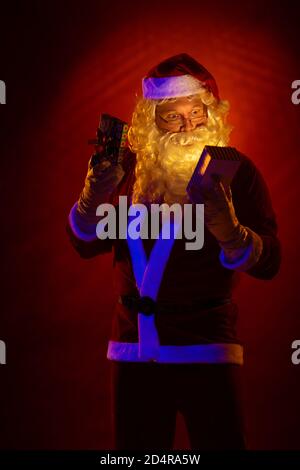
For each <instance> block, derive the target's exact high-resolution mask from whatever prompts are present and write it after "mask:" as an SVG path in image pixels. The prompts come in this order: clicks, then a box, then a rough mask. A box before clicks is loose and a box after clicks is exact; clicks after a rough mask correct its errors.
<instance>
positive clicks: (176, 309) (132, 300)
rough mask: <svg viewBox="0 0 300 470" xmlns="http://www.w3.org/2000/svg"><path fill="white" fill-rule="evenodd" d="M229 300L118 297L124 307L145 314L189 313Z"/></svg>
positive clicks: (229, 300) (217, 305)
mask: <svg viewBox="0 0 300 470" xmlns="http://www.w3.org/2000/svg"><path fill="white" fill-rule="evenodd" d="M230 302H231V299H230V298H229V297H227V298H222V299H211V300H205V301H202V300H199V301H194V302H193V303H192V304H191V303H189V304H179V305H178V304H165V303H164V304H162V303H160V302H155V301H154V300H152V299H151V298H150V297H147V296H143V297H137V296H131V295H121V296H120V297H119V303H120V304H122V305H124V306H125V307H127V308H129V309H132V310H136V311H137V312H141V313H144V314H145V315H152V314H153V313H154V314H162V315H164V314H176V313H183V312H185V313H189V312H191V313H192V312H195V311H197V310H205V309H208V308H214V307H219V306H221V305H224V304H228V303H230Z"/></svg>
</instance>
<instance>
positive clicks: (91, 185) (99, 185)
mask: <svg viewBox="0 0 300 470" xmlns="http://www.w3.org/2000/svg"><path fill="white" fill-rule="evenodd" d="M124 174H125V172H124V170H123V168H122V166H121V165H120V164H118V165H112V164H111V163H110V162H109V161H108V160H105V159H104V160H101V162H99V163H97V164H96V165H95V166H92V164H91V159H90V160H89V163H88V172H87V175H86V178H85V183H84V188H83V190H82V192H81V194H80V197H79V200H78V202H77V203H76V204H75V205H74V206H73V208H72V209H71V212H70V215H69V220H70V224H71V227H72V229H73V232H74V233H75V234H76V235H77V236H78V237H79V238H82V239H85V240H92V239H95V238H96V225H97V223H98V222H99V219H100V217H99V216H97V215H96V210H97V207H98V206H99V205H100V204H102V203H104V202H108V200H109V196H110V195H111V193H112V192H113V191H114V190H115V189H116V187H117V186H118V184H119V183H120V181H121V180H122V178H123V176H124Z"/></svg>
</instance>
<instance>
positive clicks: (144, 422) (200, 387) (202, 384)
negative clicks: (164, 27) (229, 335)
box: [111, 361, 246, 451]
mask: <svg viewBox="0 0 300 470" xmlns="http://www.w3.org/2000/svg"><path fill="white" fill-rule="evenodd" d="M241 370H242V368H241V367H240V366H238V365H234V364H159V363H153V362H149V363H134V362H119V361H111V387H112V419H113V432H114V443H115V449H116V450H141V451H143V450H171V449H172V446H173V440H174V436H175V425H176V414H177V412H180V413H182V415H183V417H184V420H185V424H186V427H187V432H188V436H189V440H190V446H191V449H192V450H194V449H197V450H225V449H245V448H246V444H245V437H244V427H243V419H242V413H241V404H240V374H241Z"/></svg>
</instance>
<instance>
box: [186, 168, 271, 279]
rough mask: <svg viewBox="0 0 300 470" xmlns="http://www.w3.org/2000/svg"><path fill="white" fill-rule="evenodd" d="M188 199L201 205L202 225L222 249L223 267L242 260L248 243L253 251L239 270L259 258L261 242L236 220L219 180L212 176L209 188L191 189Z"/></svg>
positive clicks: (228, 192)
mask: <svg viewBox="0 0 300 470" xmlns="http://www.w3.org/2000/svg"><path fill="white" fill-rule="evenodd" d="M191 196H192V201H193V202H198V201H201V202H203V203H204V223H205V225H206V227H207V229H208V230H209V231H210V232H211V233H212V235H214V237H215V238H216V239H217V241H218V243H219V245H220V247H221V248H222V251H223V255H224V256H222V258H221V259H222V260H223V261H224V263H226V262H227V263H228V266H227V265H226V267H229V264H230V262H235V261H236V260H238V259H240V258H242V257H243V255H244V253H245V250H246V248H248V247H249V249H250V244H251V243H252V251H251V250H250V251H249V256H248V259H247V260H246V261H245V262H244V263H243V269H240V270H246V269H249V268H250V267H251V266H252V265H254V264H255V263H256V262H257V260H258V259H259V257H260V255H261V252H262V245H263V243H262V240H261V237H260V236H259V235H258V234H257V233H255V232H253V231H252V230H251V229H250V228H249V227H245V226H243V225H242V224H240V222H239V221H238V219H237V216H236V213H235V209H234V205H233V201H232V193H231V189H230V186H225V185H223V183H222V181H221V178H220V177H219V176H218V175H214V177H213V181H212V185H211V187H209V188H205V190H203V189H199V188H198V189H194V190H193V193H192V194H191Z"/></svg>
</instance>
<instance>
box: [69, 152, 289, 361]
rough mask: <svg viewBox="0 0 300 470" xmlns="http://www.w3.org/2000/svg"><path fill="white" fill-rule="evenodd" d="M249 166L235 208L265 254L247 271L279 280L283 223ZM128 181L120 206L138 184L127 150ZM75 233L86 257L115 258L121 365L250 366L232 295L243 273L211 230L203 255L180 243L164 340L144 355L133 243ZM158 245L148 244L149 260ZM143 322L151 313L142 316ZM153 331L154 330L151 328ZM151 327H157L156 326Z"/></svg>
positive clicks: (161, 320) (170, 271)
mask: <svg viewBox="0 0 300 470" xmlns="http://www.w3.org/2000/svg"><path fill="white" fill-rule="evenodd" d="M240 156H241V160H242V161H241V165H240V167H239V169H238V171H237V173H236V174H235V177H234V179H233V181H232V184H231V190H232V198H233V204H234V207H235V211H236V215H237V218H238V220H239V222H240V223H241V224H243V225H245V226H247V227H249V228H251V229H252V230H253V231H254V232H256V233H257V234H259V235H260V237H261V239H262V241H263V251H262V254H261V256H260V258H259V260H258V262H257V263H256V264H255V265H254V266H253V267H252V268H250V269H248V270H247V271H245V272H246V274H247V275H250V276H253V277H255V278H258V279H263V280H269V279H272V278H273V277H274V276H275V275H276V273H277V272H278V270H279V266H280V259H281V256H280V251H281V250H280V242H279V240H278V238H277V223H276V217H275V214H274V210H273V208H272V204H271V199H270V195H269V191H268V189H267V186H266V183H265V181H264V179H263V177H262V175H261V173H260V172H259V171H258V169H257V168H256V166H255V165H254V163H253V162H252V161H251V160H250V159H249V158H248V157H246V156H245V155H243V154H240ZM124 162H125V164H124V170H125V176H124V178H123V179H122V181H121V182H120V184H119V186H118V187H117V190H116V191H115V192H114V194H113V195H112V196H111V197H110V201H109V202H111V203H113V204H114V205H115V206H117V204H118V197H119V195H127V196H130V195H131V194H132V188H133V184H134V181H135V172H134V170H135V163H136V160H135V155H134V154H133V153H131V152H130V151H129V150H127V154H126V156H125V158H124ZM76 206H77V203H76V204H75V205H74V206H73V208H72V210H71V212H70V215H69V218H68V222H67V232H68V235H69V238H70V241H71V243H72V245H73V246H74V248H75V249H76V250H77V252H78V253H79V255H80V256H81V257H83V258H91V257H93V256H96V255H99V254H102V253H107V252H110V251H112V252H113V267H114V285H115V288H116V292H117V295H118V302H117V303H116V306H115V310H114V315H113V324H112V331H111V338H110V341H109V345H108V352H107V357H108V359H111V360H117V361H148V360H153V361H157V362H165V363H191V362H205V363H235V364H242V363H243V346H242V344H241V342H240V340H239V339H238V338H237V332H236V321H237V314H238V307H237V305H236V303H235V302H234V301H233V300H232V292H233V290H234V287H235V286H236V284H237V282H238V280H239V276H240V275H241V273H240V272H239V271H238V265H233V266H228V265H226V266H225V265H224V263H223V262H222V260H221V258H220V246H219V244H218V243H217V241H216V239H215V238H214V237H213V235H211V233H210V232H209V231H208V230H206V229H205V232H204V245H203V247H202V248H201V249H200V250H186V249H185V242H186V240H185V239H184V238H183V239H176V240H175V241H174V245H173V247H172V250H171V253H170V256H169V258H168V261H167V264H166V267H165V270H164V274H163V278H162V281H161V284H160V287H159V291H158V295H157V298H156V310H155V315H153V322H154V325H153V328H155V329H156V333H157V335H158V343H159V344H158V347H157V348H156V353H155V354H154V355H152V356H151V355H150V356H148V357H143V355H142V354H141V351H140V349H139V340H141V338H139V334H140V332H139V324H138V315H141V314H140V313H139V309H140V304H139V291H138V288H137V284H136V279H135V276H134V271H133V266H132V258H131V255H130V251H129V248H128V244H127V242H126V240H118V239H117V240H109V239H106V240H100V239H96V240H94V241H85V240H84V239H82V238H81V237H80V235H78V232H77V230H76V227H75V226H74V222H73V219H72V211H74V210H76ZM154 243H155V240H151V239H146V240H143V246H144V250H145V253H146V255H147V257H149V255H150V253H151V250H152V248H153V245H154ZM142 316H143V315H142ZM146 328H147V327H146ZM149 329H151V328H149Z"/></svg>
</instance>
